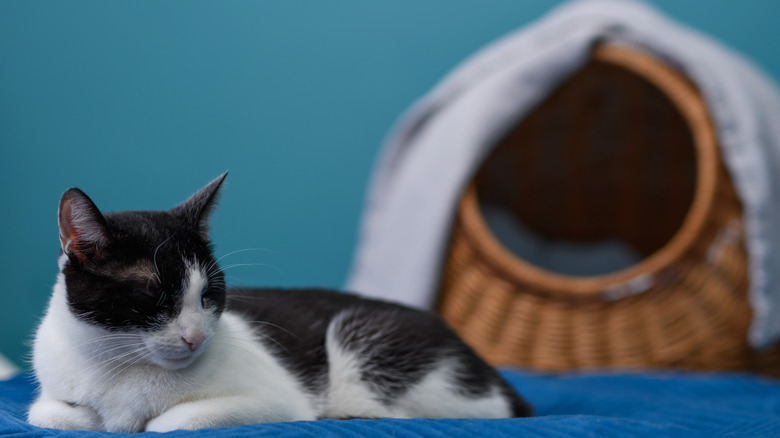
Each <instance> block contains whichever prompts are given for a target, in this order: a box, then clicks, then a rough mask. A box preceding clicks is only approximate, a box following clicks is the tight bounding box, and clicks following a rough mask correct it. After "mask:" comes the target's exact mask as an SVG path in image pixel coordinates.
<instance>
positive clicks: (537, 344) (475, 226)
mask: <svg viewBox="0 0 780 438" xmlns="http://www.w3.org/2000/svg"><path fill="white" fill-rule="evenodd" d="M487 205H494V206H501V207H502V208H504V209H506V210H507V211H509V212H510V213H511V214H512V215H513V216H514V217H515V218H516V219H517V220H518V221H519V222H520V223H522V224H523V225H524V226H526V227H527V228H529V229H531V230H533V231H534V233H536V234H537V235H539V236H541V238H542V239H546V241H557V240H562V241H566V242H580V243H582V242H584V243H587V242H594V241H600V240H603V239H613V240H619V241H620V242H623V243H625V244H626V245H627V246H628V247H630V248H631V250H632V251H634V252H636V253H637V254H639V255H640V257H641V260H640V261H639V262H638V263H634V264H632V265H630V266H626V267H624V268H621V269H619V270H616V271H613V272H606V273H599V274H596V275H589V276H572V275H566V274H561V273H558V272H553V271H549V270H547V269H544V268H540V267H539V266H535V265H534V264H533V263H531V262H529V261H527V260H523V259H522V258H520V257H518V256H517V255H516V254H515V253H513V252H512V251H511V250H509V249H507V247H505V246H504V244H503V243H502V242H501V241H500V239H499V238H497V237H496V236H495V235H494V233H493V231H492V230H491V228H490V226H489V225H488V224H487V222H486V220H485V217H483V208H482V207H483V206H487ZM747 287H748V274H747V255H746V252H745V248H744V244H743V225H742V207H741V205H740V201H739V199H738V197H737V196H736V194H735V192H734V189H733V187H732V183H731V181H730V178H729V175H728V173H727V172H726V169H725V168H724V166H723V164H722V163H721V161H720V158H719V154H718V145H717V143H716V138H715V134H714V131H713V129H712V126H711V124H710V119H709V116H708V110H707V108H706V106H705V104H704V102H703V100H702V99H701V97H700V96H699V95H698V93H697V91H696V89H695V88H694V87H693V86H692V85H691V84H690V83H689V82H688V81H687V80H686V79H685V78H684V77H683V76H681V75H680V74H678V73H677V72H675V71H674V70H672V69H670V68H669V67H667V66H665V65H664V64H662V63H661V62H659V61H656V60H655V59H653V58H650V57H648V56H646V55H643V54H641V53H639V52H636V51H632V50H629V49H625V48H620V47H610V46H601V47H598V48H597V49H595V50H594V52H593V56H592V59H591V61H590V62H589V63H588V64H587V65H586V66H585V67H584V68H582V69H581V70H580V71H579V72H578V73H577V74H575V75H574V76H573V77H571V78H570V79H569V80H568V81H567V82H565V83H564V84H563V85H561V86H560V87H559V88H558V89H557V90H556V91H555V92H554V93H553V94H552V95H550V96H549V97H548V98H547V99H546V100H545V101H544V102H542V103H541V104H540V105H539V106H538V107H537V108H536V109H535V110H534V111H533V112H532V113H531V114H529V115H527V116H526V117H524V118H523V119H522V120H521V121H520V122H519V124H517V125H516V127H515V128H514V129H513V130H512V131H511V132H510V133H508V134H507V135H506V136H505V137H504V138H503V140H501V141H500V143H499V144H497V146H496V147H495V149H494V150H493V152H492V153H491V155H490V156H489V157H488V158H487V159H486V160H485V162H484V163H483V165H482V167H481V168H480V170H479V172H478V174H477V175H476V177H475V178H474V180H473V181H472V183H471V185H470V186H469V188H468V189H467V190H466V191H465V193H464V195H463V197H462V199H461V203H460V207H459V212H458V216H457V220H456V223H455V225H454V228H453V234H452V240H451V244H450V250H449V254H448V258H447V262H446V265H445V268H444V274H443V277H442V284H441V289H440V292H439V301H438V310H439V312H440V313H441V315H442V316H443V317H444V318H445V319H446V320H447V321H448V322H449V324H450V325H451V326H452V327H453V328H455V329H456V331H458V332H459V334H460V335H461V336H463V337H464V339H465V340H466V341H467V342H468V343H470V344H471V345H472V346H473V347H474V348H476V349H477V350H478V351H479V352H480V353H481V354H482V355H483V356H484V357H486V358H487V359H488V360H489V361H491V362H493V363H496V364H504V365H506V364H509V365H519V366H527V367H533V368H539V369H545V370H565V369H572V368H592V367H680V368H692V369H721V370H744V369H752V370H759V371H764V372H770V373H780V353H778V350H773V351H769V352H764V353H757V352H755V351H753V350H751V348H750V347H749V345H748V343H747V339H746V333H747V330H748V326H749V324H750V318H751V308H750V305H749V304H748V301H747Z"/></svg>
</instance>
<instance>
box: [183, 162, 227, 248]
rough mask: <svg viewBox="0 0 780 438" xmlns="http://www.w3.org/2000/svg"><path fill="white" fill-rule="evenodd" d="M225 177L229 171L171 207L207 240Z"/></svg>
mask: <svg viewBox="0 0 780 438" xmlns="http://www.w3.org/2000/svg"><path fill="white" fill-rule="evenodd" d="M225 177H227V172H225V173H223V174H222V175H220V176H218V177H217V179H215V180H214V181H212V182H210V183H208V185H206V187H203V188H202V189H200V190H198V192H197V193H195V194H194V195H192V196H190V198H189V199H187V200H186V201H184V202H182V203H181V204H179V205H177V206H176V207H173V209H171V213H173V214H174V215H176V216H178V217H180V218H182V219H183V220H184V221H185V222H187V223H188V224H189V225H190V226H192V227H194V228H195V229H196V230H197V231H198V233H200V235H201V237H203V239H205V240H209V215H210V214H211V212H212V211H213V210H214V207H215V206H216V205H217V199H219V188H220V187H222V182H223V181H225Z"/></svg>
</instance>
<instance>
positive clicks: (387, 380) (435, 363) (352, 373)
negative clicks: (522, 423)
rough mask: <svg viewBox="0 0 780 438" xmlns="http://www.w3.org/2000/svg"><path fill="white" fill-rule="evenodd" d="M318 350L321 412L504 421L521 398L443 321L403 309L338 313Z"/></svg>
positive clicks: (346, 414) (338, 415)
mask: <svg viewBox="0 0 780 438" xmlns="http://www.w3.org/2000/svg"><path fill="white" fill-rule="evenodd" d="M326 349H327V352H328V361H329V378H330V382H329V384H330V388H329V393H328V404H327V410H326V415H327V416H335V417H350V416H355V417H423V418H458V417H462V418H505V417H510V416H513V408H514V405H513V403H523V402H522V400H520V399H519V398H517V396H516V395H514V394H513V393H511V388H509V387H508V385H506V383H504V382H503V381H502V380H501V377H500V376H499V375H498V373H497V372H496V371H495V369H493V368H492V367H490V366H489V365H487V364H486V363H485V362H484V361H482V360H481V359H480V358H479V357H478V356H477V355H476V354H475V353H474V352H473V351H472V350H471V349H470V348H469V347H468V346H466V345H465V344H464V343H463V342H462V341H461V340H460V339H459V338H458V337H457V336H456V335H455V334H454V333H453V332H452V331H451V330H450V329H449V328H448V327H447V326H446V325H445V324H444V322H442V321H441V320H439V319H438V318H435V317H432V316H429V315H426V314H422V313H419V312H416V311H412V310H409V309H398V310H396V311H388V312H374V311H371V310H370V309H354V310H350V311H346V312H344V313H342V314H340V315H338V316H336V317H335V318H334V319H333V321H332V322H331V324H330V326H329V327H328V331H327V335H326ZM515 398H517V402H515ZM518 406H520V405H519V404H518ZM518 412H519V410H518Z"/></svg>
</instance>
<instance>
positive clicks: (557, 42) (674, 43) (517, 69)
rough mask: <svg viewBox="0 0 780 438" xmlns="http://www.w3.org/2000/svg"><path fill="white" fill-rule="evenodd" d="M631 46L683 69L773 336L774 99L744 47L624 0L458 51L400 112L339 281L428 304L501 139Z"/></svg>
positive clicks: (763, 330)
mask: <svg viewBox="0 0 780 438" xmlns="http://www.w3.org/2000/svg"><path fill="white" fill-rule="evenodd" d="M601 41H604V42H608V43H610V44H619V45H623V46H628V47H632V48H635V49H638V50H641V51H643V52H645V53H649V54H651V55H653V56H655V57H657V58H659V59H662V60H663V61H664V62H666V63H667V64H668V65H671V66H673V67H674V68H676V69H678V70H679V71H681V72H682V73H683V74H685V75H686V76H687V77H688V78H690V79H691V80H692V81H693V82H694V83H695V85H696V86H697V87H698V89H699V90H700V91H701V93H702V94H703V96H704V99H705V101H706V103H707V106H708V108H709V110H710V113H711V116H712V118H713V121H714V123H715V126H716V129H717V132H718V141H719V144H720V146H721V150H722V155H723V157H724V160H725V163H726V166H727V168H728V170H729V172H730V174H731V176H732V179H733V181H734V185H735V187H736V190H737V193H738V195H739V197H740V199H741V200H742V203H743V205H744V222H745V228H746V236H745V239H746V245H747V249H748V253H749V273H750V286H749V287H750V289H749V294H750V301H751V304H752V306H753V310H754V313H753V321H752V325H751V328H750V332H749V340H750V342H751V344H752V345H754V346H756V347H765V346H768V345H771V344H772V343H774V342H775V341H777V340H778V338H780V293H779V291H778V286H779V285H780V283H779V280H780V278H778V276H780V172H778V171H779V170H780V96H779V95H778V92H777V90H776V88H775V86H774V85H773V84H772V83H771V81H770V80H769V79H767V77H766V76H765V75H763V74H762V73H761V72H759V70H758V69H757V68H756V67H755V66H754V65H752V64H751V63H750V62H748V61H747V60H745V59H744V58H742V57H741V56H740V55H738V54H736V53H734V52H732V51H731V50H729V49H727V48H725V47H723V46H722V45H720V44H718V43H717V42H715V41H713V40H712V39H710V38H708V37H706V36H704V35H702V34H700V33H698V32H695V31H693V30H691V29H689V28H686V27H684V26H682V25H681V24H679V23H676V22H674V21H672V20H670V19H669V18H667V17H665V16H663V15H661V14H659V13H658V12H657V11H656V10H655V9H653V8H651V7H649V6H647V5H645V4H643V3H640V2H635V1H630V0H585V1H577V2H573V3H569V4H566V5H563V6H561V7H559V8H558V9H556V10H554V11H553V12H552V13H550V14H549V15H548V16H546V17H544V18H543V19H541V20H540V21H538V22H537V23H535V24H533V25H531V26H528V27H526V28H523V29H520V30H519V31H517V32H515V33H512V34H510V35H508V36H507V37H504V38H502V39H501V40H499V41H497V42H496V43H494V44H492V45H490V46H489V47H487V48H485V49H484V50H482V51H481V52H479V53H477V54H476V55H474V56H472V57H471V58H470V59H468V60H466V62H464V63H463V64H462V65H461V66H459V67H458V68H456V69H455V70H454V71H453V72H452V73H451V74H450V75H449V76H447V77H446V78H445V79H444V80H443V81H442V82H441V83H440V84H439V85H438V86H437V87H435V88H434V89H433V90H432V91H431V92H430V93H429V94H428V95H426V96H424V97H423V98H422V99H420V100H419V101H418V102H417V103H415V104H414V105H413V107H412V108H411V109H410V110H409V111H408V112H407V113H406V114H405V115H404V116H403V117H402V118H401V120H400V122H399V123H398V125H397V127H396V128H395V130H394V132H393V133H392V135H391V136H390V137H389V139H388V141H387V143H386V144H385V145H384V148H383V150H382V153H381V156H380V157H379V161H378V163H377V167H376V169H375V172H374V176H373V180H372V182H371V187H370V190H369V193H368V199H367V204H366V209H365V212H364V217H363V223H362V228H361V234H360V241H359V243H358V248H357V250H356V253H355V259H354V263H353V266H352V272H351V276H350V278H349V281H348V284H347V288H348V289H349V290H353V291H357V292H360V293H363V294H365V295H368V296H373V297H379V298H383V299H388V300H394V301H399V302H402V303H406V304H408V305H412V306H415V307H421V308H430V307H431V305H432V303H433V300H434V298H435V293H436V289H437V285H438V281H439V275H440V273H441V269H442V265H443V261H444V260H443V259H444V256H445V251H446V247H447V243H448V237H449V232H450V225H451V224H452V221H453V219H454V214H455V211H456V207H457V203H458V201H459V197H460V194H461V192H462V190H463V189H464V187H465V186H466V185H467V184H468V182H469V180H470V178H471V176H472V175H473V174H474V172H475V170H476V168H477V166H478V164H479V163H480V162H481V160H482V158H483V157H485V155H486V154H488V153H489V152H490V149H491V147H492V146H493V145H495V144H496V141H497V140H498V138H499V137H500V136H501V135H502V134H503V133H504V132H506V131H507V129H508V128H509V127H510V126H511V125H512V124H513V123H514V122H515V121H516V120H518V119H519V118H522V117H523V116H524V115H526V114H527V113H528V112H529V111H530V109H531V108H533V107H534V105H535V104H537V103H538V102H540V101H541V100H542V99H544V98H545V97H546V96H547V95H549V94H550V93H551V92H552V91H553V90H554V89H555V88H556V87H557V86H558V85H559V84H560V83H562V82H563V81H564V80H566V79H567V78H568V77H569V76H570V75H571V74H573V73H574V72H575V71H576V70H577V69H578V68H580V67H581V66H583V64H584V63H585V62H586V61H587V60H588V56H589V51H590V48H591V47H592V46H593V45H594V44H595V43H597V42H601Z"/></svg>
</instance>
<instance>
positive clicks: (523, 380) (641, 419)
mask: <svg viewBox="0 0 780 438" xmlns="http://www.w3.org/2000/svg"><path fill="white" fill-rule="evenodd" d="M504 375H505V376H506V377H507V379H508V380H509V381H510V382H511V383H512V384H513V385H514V386H515V387H517V388H518V389H519V390H520V391H521V393H522V394H523V395H524V396H525V397H526V398H527V399H528V400H529V401H530V402H531V403H532V404H533V405H534V407H535V409H536V414H537V416H536V417H533V418H522V419H507V420H423V419H419V420H349V421H336V420H323V421H315V422H294V423H271V424H256V425H250V426H241V427H232V428H225V429H211V430H200V431H196V432H186V431H177V432H172V433H171V436H184V435H187V436H217V437H244V436H253V437H266V436H274V437H336V436H338V437H356V436H370V437H396V438H399V437H400V438H404V437H421V436H427V437H474V436H489V437H533V436H539V437H548V436H571V437H582V436H599V437H610V436H615V437H654V438H655V437H678V436H679V437H686V438H689V437H712V436H730V437H762V436H766V437H780V381H777V380H770V379H765V378H762V377H757V376H752V375H746V374H693V373H642V374H624V373H619V374H614V373H602V374H566V375H549V374H534V373H527V372H518V371H506V372H505V373H504ZM34 390H35V384H34V382H33V381H32V378H31V377H30V376H29V375H22V376H19V377H16V378H14V379H12V380H10V381H6V382H0V435H11V436H19V437H21V436H24V437H30V436H67V437H70V438H76V437H97V436H102V435H113V434H108V433H98V432H62V431H57V430H51V429H39V428H36V427H33V426H31V425H29V424H27V423H26V422H25V421H24V417H25V411H26V408H27V405H28V404H29V403H30V401H31V400H32V398H33V396H34ZM143 435H150V434H143Z"/></svg>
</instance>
